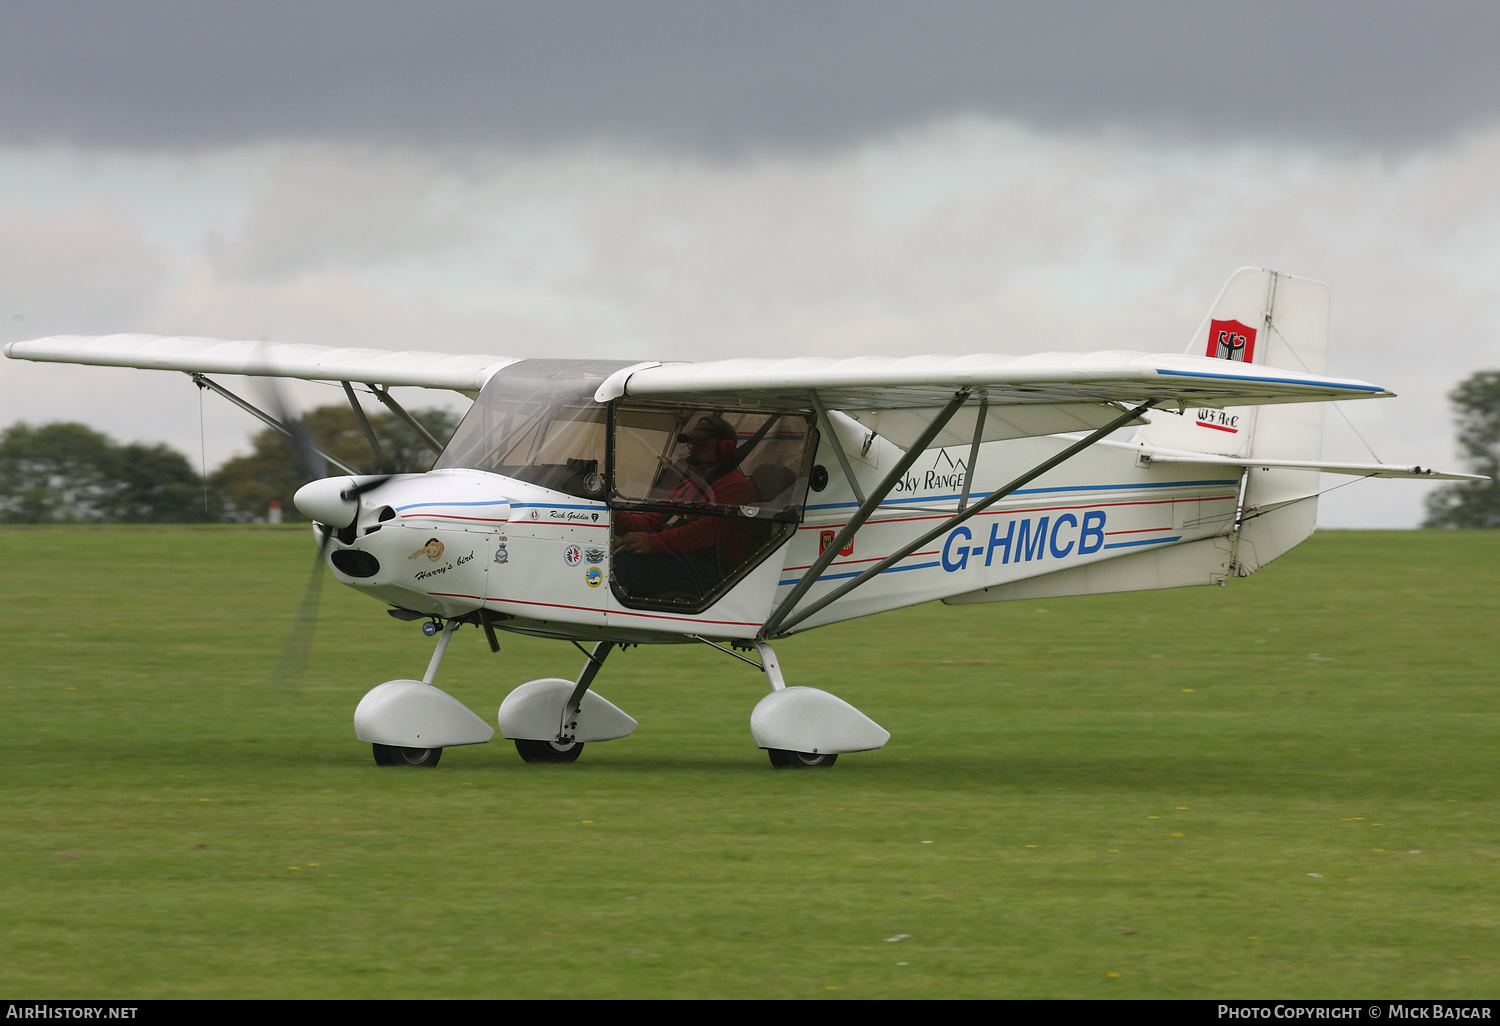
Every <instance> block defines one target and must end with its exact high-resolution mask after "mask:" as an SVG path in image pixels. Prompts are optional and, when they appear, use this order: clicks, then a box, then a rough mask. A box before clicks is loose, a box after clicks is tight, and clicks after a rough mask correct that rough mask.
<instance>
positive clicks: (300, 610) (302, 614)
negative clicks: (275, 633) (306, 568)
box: [271, 527, 333, 694]
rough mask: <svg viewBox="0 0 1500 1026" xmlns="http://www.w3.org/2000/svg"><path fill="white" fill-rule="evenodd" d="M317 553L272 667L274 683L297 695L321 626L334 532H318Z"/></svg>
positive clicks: (326, 530) (325, 529) (325, 530)
mask: <svg viewBox="0 0 1500 1026" xmlns="http://www.w3.org/2000/svg"><path fill="white" fill-rule="evenodd" d="M319 533H320V534H321V535H322V537H321V538H319V540H318V552H317V555H316V556H315V557H314V558H313V566H312V574H311V575H309V577H308V578H307V587H306V588H304V589H303V590H302V601H301V602H299V603H298V604H297V613H296V616H294V617H293V618H292V626H291V627H290V628H289V629H288V630H287V633H286V640H285V641H283V642H282V643H281V654H280V655H279V656H277V658H276V665H275V667H274V668H273V669H272V670H271V683H272V684H274V685H275V686H277V687H279V688H282V689H284V690H288V691H291V692H292V693H293V694H296V693H298V692H300V691H301V690H302V673H303V671H304V670H305V669H306V668H307V655H308V652H310V651H311V650H312V640H313V631H314V630H316V629H317V626H318V603H319V602H320V601H321V599H322V597H323V577H324V575H325V574H326V573H327V570H326V569H325V567H324V566H323V557H324V556H326V555H327V554H328V547H329V546H330V545H331V544H332V543H333V533H332V532H331V531H330V530H329V529H328V528H326V527H325V528H323V529H322V530H321V531H320V532H319Z"/></svg>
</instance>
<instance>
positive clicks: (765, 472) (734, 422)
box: [609, 403, 817, 612]
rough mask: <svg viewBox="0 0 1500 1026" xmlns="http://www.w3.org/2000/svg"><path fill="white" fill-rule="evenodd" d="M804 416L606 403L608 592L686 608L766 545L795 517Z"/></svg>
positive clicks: (755, 559) (807, 440)
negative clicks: (610, 512)
mask: <svg viewBox="0 0 1500 1026" xmlns="http://www.w3.org/2000/svg"><path fill="white" fill-rule="evenodd" d="M813 423H814V422H813V418H812V416H811V415H810V414H809V413H806V412H803V411H790V412H788V411H775V410H769V411H767V410H754V411H745V410H725V409H718V408H708V407H689V406H683V405H670V404H644V403H620V404H617V405H616V407H615V409H614V411H613V417H612V426H611V432H610V471H611V474H610V482H609V488H610V492H609V495H610V505H611V506H613V507H614V508H615V509H616V511H617V512H616V513H615V516H614V546H613V548H614V558H613V559H612V561H611V585H612V586H613V588H614V591H615V594H616V596H617V597H618V598H619V599H620V601H621V602H622V603H624V604H625V605H627V606H634V607H637V608H667V609H675V610H683V611H688V612H697V611H700V610H702V609H706V608H707V607H708V606H709V605H711V604H712V603H713V602H714V600H716V599H717V598H718V597H719V596H720V595H722V594H723V593H724V592H725V591H727V590H728V589H729V588H731V587H733V585H734V583H735V582H736V581H738V580H739V579H740V578H742V577H744V575H745V574H747V573H749V572H750V570H751V569H753V568H754V567H755V566H756V565H757V564H759V563H760V562H761V561H762V560H764V559H765V558H766V557H767V556H768V555H770V554H771V553H772V552H773V551H775V550H776V548H777V547H778V546H779V545H780V544H781V543H782V542H783V541H784V540H786V538H788V537H790V535H791V533H792V532H793V531H795V530H796V524H797V522H798V521H800V520H801V517H802V505H803V502H804V501H805V497H806V495H807V482H808V474H809V472H810V470H811V460H812V456H813V452H814V451H815V449H816V446H817V437H816V432H815V430H814V428H813Z"/></svg>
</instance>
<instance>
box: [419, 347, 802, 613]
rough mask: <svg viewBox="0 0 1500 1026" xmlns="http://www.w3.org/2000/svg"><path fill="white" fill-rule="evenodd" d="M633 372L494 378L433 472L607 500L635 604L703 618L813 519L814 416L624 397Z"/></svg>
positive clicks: (615, 557) (612, 366)
mask: <svg viewBox="0 0 1500 1026" xmlns="http://www.w3.org/2000/svg"><path fill="white" fill-rule="evenodd" d="M627 366H629V364H628V363H626V362H623V361H603V360H600V361H586V362H580V361H574V360H522V361H520V362H518V363H515V364H511V365H510V366H508V367H505V368H503V369H502V370H501V371H499V372H498V373H497V374H495V375H494V376H493V377H491V378H490V380H489V382H488V383H487V384H486V385H485V387H484V389H483V391H481V392H480V394H479V398H478V399H477V400H476V401H475V403H474V406H473V408H472V409H471V410H470V411H469V413H468V415H467V416H466V417H465V418H464V420H463V423H462V424H461V425H460V426H459V428H458V430H457V431H456V432H455V433H454V435H453V438H452V440H451V441H450V442H449V443H448V446H447V448H445V449H444V450H443V453H442V455H441V456H440V457H439V458H438V460H437V462H436V464H435V465H434V469H444V468H454V467H467V468H472V469H477V470H485V471H489V472H491V473H495V474H502V475H504V476H506V477H512V478H516V479H518V480H521V481H527V482H530V483H532V484H536V485H540V486H542V487H546V488H551V489H555V490H557V491H560V492H564V493H566V494H568V495H572V496H576V497H578V498H581V499H586V500H594V501H602V502H605V503H607V504H608V506H609V507H610V509H611V510H612V511H613V513H612V520H613V527H614V530H613V537H612V542H613V544H612V546H611V550H612V558H611V560H610V584H611V588H612V590H613V592H614V594H615V596H616V598H617V599H618V600H619V601H620V602H621V603H622V604H624V605H626V606H629V607H632V608H643V609H671V610H676V611H683V612H699V611H701V610H703V609H706V608H707V607H708V606H710V605H712V604H713V602H714V601H715V600H716V599H717V598H718V597H719V596H720V595H722V594H724V593H725V592H726V591H727V590H728V589H729V588H731V587H733V586H734V584H735V583H736V582H737V581H739V580H740V579H742V578H743V577H744V576H745V575H746V574H748V573H749V572H750V571H751V570H752V569H753V568H754V567H755V566H756V565H757V564H759V563H760V562H762V561H763V560H764V559H765V558H766V557H767V556H769V555H770V554H771V553H772V552H774V551H775V550H776V549H777V548H778V547H780V545H781V544H782V543H783V542H784V541H785V540H786V539H787V538H789V537H790V536H791V534H792V533H793V532H794V531H795V530H796V525H797V523H798V522H800V521H801V519H802V513H803V507H804V504H805V502H806V496H807V490H808V481H809V478H810V476H811V472H812V461H813V456H814V453H815V451H816V448H817V429H816V426H815V423H816V422H815V417H814V414H813V412H812V411H810V410H802V409H769V410H768V409H758V408H748V409H746V408H736V409H725V408H722V407H713V406H703V405H697V404H694V403H691V402H660V401H649V402H648V401H641V400H634V399H616V400H614V401H612V402H610V403H607V404H604V403H598V402H596V401H595V400H594V393H595V391H596V390H597V389H598V387H599V386H600V384H602V383H603V382H604V380H605V379H606V378H608V377H609V376H610V375H611V374H613V373H615V372H616V371H618V370H621V369H623V368H625V367H627Z"/></svg>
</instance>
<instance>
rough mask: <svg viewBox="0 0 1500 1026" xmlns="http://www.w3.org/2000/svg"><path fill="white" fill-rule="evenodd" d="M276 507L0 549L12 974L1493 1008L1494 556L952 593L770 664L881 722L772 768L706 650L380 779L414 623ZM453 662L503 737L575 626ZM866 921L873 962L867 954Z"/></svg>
mask: <svg viewBox="0 0 1500 1026" xmlns="http://www.w3.org/2000/svg"><path fill="white" fill-rule="evenodd" d="M311 556H312V552H311V544H310V541H309V539H308V537H307V536H306V534H305V533H304V532H303V531H299V530H291V529H249V528H222V529H214V528H206V529H175V528H174V529H123V528H122V529H82V528H80V529H38V530H24V529H10V530H3V531H0V566H3V567H4V575H3V578H0V589H3V595H4V609H5V611H6V614H7V616H6V619H7V623H6V631H5V634H4V635H3V641H0V703H3V704H0V708H3V710H4V713H3V717H4V718H3V723H4V725H5V728H6V730H5V734H6V744H5V746H4V749H3V753H0V772H3V780H4V784H3V790H0V852H3V859H4V872H3V874H0V921H3V924H4V926H3V930H0V996H3V997H7V998H39V997H73V996H78V997H82V996H91V997H105V996H109V997H120V998H127V997H128V998H153V997H156V998H165V997H360V998H381V997H607V996H616V997H621V996H623V997H633V996H684V997H686V996H695V997H704V996H707V997H802V998H807V997H828V998H842V997H1023V996H1024V997H1195V998H1205V997H1216V998H1217V997H1255V996H1262V997H1278V998H1294V997H1366V998H1374V997H1390V998H1396V997H1429V998H1432V997H1471V998H1477V997H1489V998H1493V997H1495V996H1496V995H1497V993H1500V786H1497V785H1500V766H1497V748H1496V743H1495V738H1496V733H1497V727H1500V716H1497V713H1496V710H1497V699H1500V682H1497V680H1496V665H1497V657H1500V638H1497V629H1496V628H1497V624H1500V573H1497V567H1500V532H1488V533H1463V532H1446V533H1432V532H1392V533H1338V532H1331V533H1325V534H1320V535H1318V536H1317V537H1315V538H1314V539H1313V540H1311V541H1310V542H1308V543H1307V544H1305V545H1304V546H1302V547H1301V548H1299V549H1297V550H1296V551H1294V552H1293V553H1291V554H1290V555H1288V556H1286V557H1283V559H1282V560H1280V561H1279V562H1277V563H1276V564H1274V565H1273V566H1271V567H1270V568H1268V569H1267V570H1265V571H1262V572H1261V573H1260V574H1257V575H1256V576H1255V577H1253V578H1250V579H1248V580H1244V581H1235V582H1232V583H1231V585H1230V587H1228V588H1224V589H1217V588H1214V589H1208V588H1198V589H1190V590H1184V591H1175V592H1147V593H1141V594H1136V595H1119V596H1101V597H1094V598H1087V599H1066V600H1050V601H1043V602H1025V603H1008V604H1000V605H993V606H970V607H955V608H948V607H943V606H938V605H933V606H925V607H921V608H917V609H912V610H907V611H903V612H899V613H893V614H889V615H885V616H880V617H874V618H870V619H866V620H863V621H858V622H855V623H852V624H847V625H843V626H838V627H832V628H826V629H824V630H820V631H815V632H812V633H811V634H808V635H805V636H802V637H798V638H794V639H792V640H789V641H787V642H785V643H783V645H781V646H779V649H778V650H779V652H780V654H781V660H782V665H783V667H784V668H785V670H786V673H787V677H788V680H789V682H791V683H795V684H811V685H817V686H820V687H825V688H827V689H829V690H832V691H833V692H835V693H836V694H838V695H840V696H841V697H843V698H846V699H848V700H849V701H851V702H853V703H854V704H855V705H857V706H859V707H860V708H861V709H863V710H864V711H865V712H866V713H868V714H869V715H870V716H872V717H874V718H875V719H876V720H877V721H878V722H880V723H881V724H882V725H884V726H885V727H886V728H887V729H889V730H890V731H891V733H892V735H893V736H892V738H891V742H890V744H889V745H888V746H887V747H886V748H885V749H883V750H881V751H878V752H871V753H865V754H861V755H850V756H845V757H843V758H841V759H840V760H839V764H838V765H837V766H836V767H834V768H833V769H831V770H828V771H808V772H797V771H775V770H773V769H772V768H771V767H770V764H769V763H768V762H767V760H766V757H765V754H764V753H763V752H759V751H757V750H756V749H755V748H754V746H753V743H752V741H751V739H750V732H749V713H750V709H751V708H752V707H753V705H754V704H755V702H756V701H757V700H758V699H759V698H760V696H761V695H762V694H763V693H764V690H765V685H764V682H763V678H761V677H760V676H759V675H758V674H757V673H755V672H754V671H752V670H751V669H750V668H748V667H745V666H743V665H742V664H740V663H736V662H733V661H732V660H729V659H728V658H726V657H724V656H721V655H718V654H717V653H714V652H713V651H711V650H709V649H706V648H703V647H701V646H693V647H659V648H654V649H649V648H640V649H632V650H630V651H628V652H625V653H619V654H616V655H615V656H614V657H613V658H612V659H611V661H610V663H609V664H608V666H607V667H606V669H605V671H604V673H603V674H602V675H601V677H600V679H599V681H598V688H599V690H600V691H601V692H602V693H603V694H605V695H606V696H607V697H609V698H610V699H611V700H612V701H614V702H615V703H616V704H618V705H620V706H621V707H623V708H624V709H625V710H626V711H627V712H630V713H631V714H632V715H633V716H635V717H636V718H637V719H638V720H639V721H640V727H639V729H638V730H637V731H636V733H635V735H634V736H632V737H630V738H628V739H625V740H622V741H616V742H611V743H608V744H593V745H589V746H588V749H587V750H586V751H585V752H584V754H583V757H582V759H581V760H580V761H579V762H578V763H577V764H575V765H572V766H534V765H528V764H525V763H522V762H521V761H520V759H519V758H518V757H517V756H516V753H515V750H514V748H513V746H511V745H510V744H509V743H508V742H505V741H503V740H500V739H498V738H497V740H496V741H494V742H492V743H491V744H489V745H482V746H477V747H471V748H455V749H450V750H448V751H447V752H445V753H444V756H443V761H442V765H441V767H440V768H439V769H438V770H436V771H428V770H406V769H377V768H376V767H375V766H374V764H373V762H372V761H371V760H370V751H369V747H368V746H367V745H362V744H360V743H359V742H357V741H355V739H354V736H353V728H352V725H351V721H350V717H351V714H352V712H353V709H354V705H355V703H356V702H357V701H358V700H359V697H360V696H361V695H362V694H363V693H364V692H365V691H366V690H367V689H368V688H369V687H371V686H372V685H374V684H376V683H379V682H380V681H382V680H386V679H389V678H392V677H403V676H420V675H421V673H422V670H423V669H424V668H425V666H426V663H427V659H428V656H429V654H430V651H431V644H432V643H431V642H430V641H429V640H427V639H425V638H424V637H423V636H422V635H421V633H420V631H419V630H418V629H417V625H415V624H401V623H398V622H396V621H393V620H390V619H389V618H388V617H386V616H385V615H384V613H383V612H381V609H380V607H379V606H377V605H375V604H374V603H371V602H370V601H369V600H367V599H364V598H362V597H360V596H358V595H355V594H354V593H352V592H349V591H347V590H345V589H340V588H337V587H334V586H331V585H330V587H329V588H327V589H326V590H325V592H324V598H323V606H322V618H321V621H320V625H319V630H318V635H317V639H316V642H315V644H314V648H313V653H312V657H311V660H310V664H309V668H308V673H307V679H306V682H305V684H304V685H303V687H302V688H301V689H300V691H291V690H288V689H286V688H278V687H277V686H275V685H272V684H270V683H269V682H268V680H269V676H270V669H271V666H272V664H273V662H274V660H275V656H276V653H277V650H278V649H279V647H280V645H281V640H282V636H283V634H284V632H285V631H286V628H287V626H288V624H289V622H290V620H291V614H292V612H293V611H294V610H295V608H296V605H297V600H298V596H299V593H300V591H301V588H302V585H303V583H304V582H305V580H306V572H307V568H308V566H309V564H310V562H311ZM502 645H503V649H502V652H501V653H500V654H499V655H492V654H490V652H489V650H488V648H487V646H486V645H485V644H484V643H483V638H482V635H481V634H480V633H479V632H478V631H477V630H473V629H467V628H466V629H465V630H464V631H463V632H462V633H461V634H460V635H459V636H458V637H457V638H456V639H455V641H454V644H453V646H452V649H451V651H450V653H449V656H448V659H447V661H446V662H445V663H444V666H443V670H442V672H441V674H440V676H439V680H438V683H439V684H440V685H441V686H443V687H444V688H445V689H446V690H448V691H449V692H450V693H451V694H453V695H455V696H456V697H458V698H459V699H461V700H463V701H464V702H466V703H467V704H468V705H469V706H470V707H471V708H473V709H475V710H476V711H478V712H480V713H481V714H482V715H483V716H485V718H486V719H489V720H491V721H493V717H494V712H495V709H496V707H497V706H498V704H499V702H500V699H501V698H502V697H503V696H504V694H505V693H506V692H507V691H508V690H509V689H510V688H511V687H513V686H515V685H516V684H518V683H520V682H522V681H525V680H529V679H532V678H535V677H542V676H571V675H572V674H574V673H575V672H576V671H577V669H578V665H579V664H580V662H581V659H580V657H579V656H578V655H577V653H576V652H575V651H574V650H573V649H572V648H570V647H568V646H565V645H563V644H561V643H557V642H551V643H548V642H537V641H531V640H528V639H520V638H511V637H508V636H504V635H502ZM897 938H899V939H897Z"/></svg>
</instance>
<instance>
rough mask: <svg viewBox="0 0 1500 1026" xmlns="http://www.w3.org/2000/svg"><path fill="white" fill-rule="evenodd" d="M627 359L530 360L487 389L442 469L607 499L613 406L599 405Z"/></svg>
mask: <svg viewBox="0 0 1500 1026" xmlns="http://www.w3.org/2000/svg"><path fill="white" fill-rule="evenodd" d="M628 366H630V363H629V362H628V361H624V360H522V361H520V362H519V363H513V364H511V365H510V366H509V367H505V368H502V369H501V370H500V371H498V372H497V373H496V374H495V375H494V376H493V377H491V378H490V380H489V381H488V382H486V383H485V386H484V389H483V391H481V392H480V393H479V398H478V399H476V400H475V401H474V405H473V407H472V408H470V410H469V412H468V414H467V415H466V416H465V417H464V420H463V423H462V424H460V425H459V426H458V430H457V431H455V432H454V434H453V438H452V439H451V440H450V441H449V442H448V446H447V448H445V449H444V450H443V454H442V455H441V456H439V457H438V458H437V462H436V463H434V464H433V469H434V470H446V469H452V468H456V467H467V468H470V469H473V470H487V471H490V472H491V473H495V474H504V475H505V476H506V477H514V478H517V479H519V480H522V481H529V482H531V483H532V484H537V485H541V486H543V487H545V488H555V489H557V490H558V491H561V492H567V493H568V494H569V495H577V496H580V497H583V498H589V499H600V498H603V497H604V479H603V472H604V445H605V427H606V420H605V414H606V409H607V408H606V407H605V406H604V405H603V404H601V403H596V402H594V392H595V390H596V389H598V387H599V385H600V384H602V383H603V381H604V379H605V378H607V377H609V376H610V375H611V374H613V373H614V372H615V371H617V370H620V369H621V368H623V367H628Z"/></svg>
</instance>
